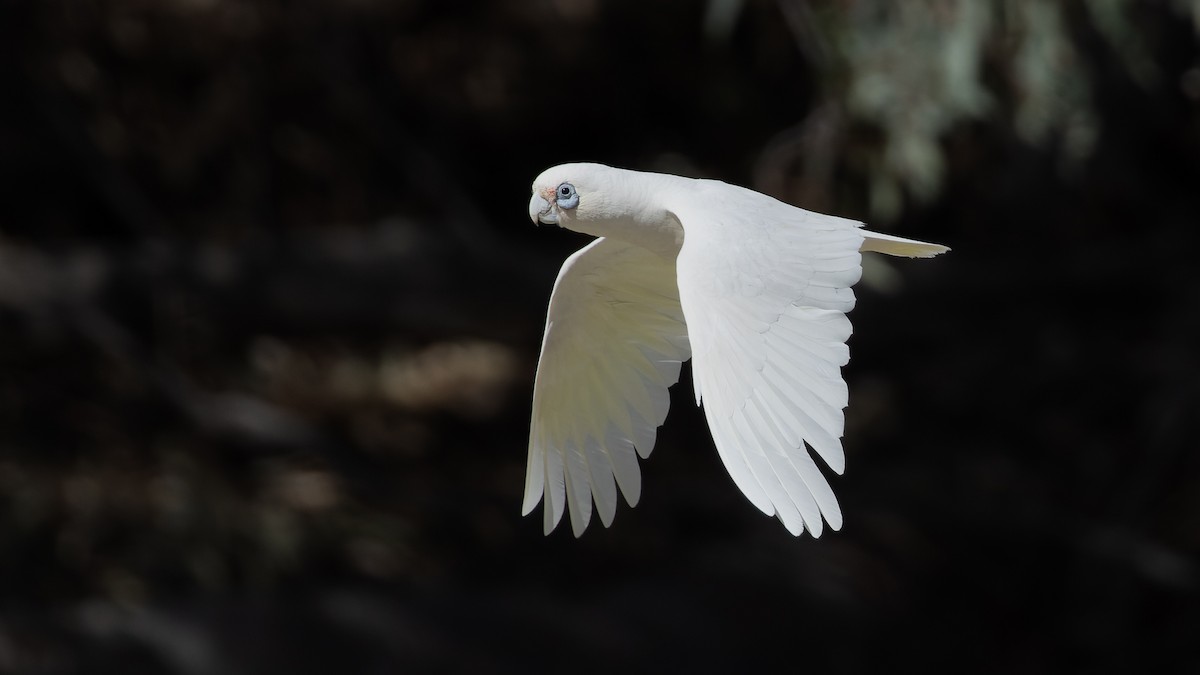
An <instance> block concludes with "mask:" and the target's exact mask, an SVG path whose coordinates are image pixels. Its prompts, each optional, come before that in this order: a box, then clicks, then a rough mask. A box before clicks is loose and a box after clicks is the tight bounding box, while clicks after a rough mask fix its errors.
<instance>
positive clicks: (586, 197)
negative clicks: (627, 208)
mask: <svg viewBox="0 0 1200 675" xmlns="http://www.w3.org/2000/svg"><path fill="white" fill-rule="evenodd" d="M615 171H616V170H614V169H611V168H609V167H607V166H604V165H602V164H560V165H559V166H556V167H552V168H549V169H546V170H545V171H543V172H542V174H541V175H540V176H538V177H537V179H536V180H534V181H533V196H532V197H530V198H529V217H530V218H531V219H532V220H533V222H534V224H541V225H558V226H560V227H565V228H568V229H572V230H575V229H579V226H581V225H585V224H586V223H589V222H593V221H598V220H605V219H608V218H611V217H612V216H613V215H614V214H612V213H610V211H611V209H610V208H609V206H610V204H609V202H610V200H609V198H608V196H609V195H610V194H611V191H609V190H608V189H607V188H608V187H609V184H610V183H611V182H612V178H613V176H612V173H614V172H615ZM573 225H574V226H575V227H573Z"/></svg>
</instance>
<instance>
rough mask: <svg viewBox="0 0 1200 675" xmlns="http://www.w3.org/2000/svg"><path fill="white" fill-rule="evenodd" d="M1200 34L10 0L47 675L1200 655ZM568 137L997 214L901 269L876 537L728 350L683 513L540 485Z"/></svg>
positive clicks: (1119, 20) (1018, 23)
mask: <svg viewBox="0 0 1200 675" xmlns="http://www.w3.org/2000/svg"><path fill="white" fill-rule="evenodd" d="M1198 35H1200V1H1197V0H1190V1H1189V0H1162V1H1161V2H1137V1H1133V0H1096V1H1084V0H1067V1H1063V2H1054V1H1051V0H1008V1H1003V2H999V1H998V2H972V1H970V0H964V1H958V2H956V1H954V0H940V1H937V0H920V1H913V2H908V1H906V2H887V1H883V0H875V1H872V0H811V1H809V2H801V1H798V0H780V1H778V2H772V1H770V0H710V1H709V2H704V3H698V2H691V1H689V0H665V1H664V2H661V3H644V2H632V1H623V2H618V1H613V2H601V1H599V0H528V1H524V0H522V1H516V0H514V1H512V2H468V1H453V2H450V1H443V0H396V1H382V0H354V1H353V2H307V3H291V2H283V1H281V0H260V1H255V2H249V1H245V0H166V1H163V2H145V1H143V0H88V1H80V0H45V1H42V2H8V3H0V672H17V673H22V672H41V673H75V672H182V673H197V674H201V673H231V672H232V673H236V672H281V671H286V672H293V673H310V672H311V673H316V672H321V673H326V672H359V671H361V672H392V671H396V670H415V671H418V672H422V671H428V672H457V671H462V672H472V673H478V672H491V671H500V672H510V671H512V670H515V669H518V668H520V669H522V670H527V671H535V672H536V671H541V670H547V669H550V668H556V669H557V668H561V667H566V666H565V665H564V664H570V667H571V668H572V669H573V670H581V671H585V672H588V671H593V670H594V671H603V670H613V669H629V668H630V667H633V666H631V664H635V665H638V664H645V668H646V669H650V668H652V667H661V668H663V669H670V670H693V671H696V672H713V671H718V670H720V671H724V672H728V671H731V670H732V671H742V670H750V671H753V670H756V669H759V670H761V669H766V668H776V667H778V665H779V663H780V662H781V659H786V661H784V662H786V663H795V664H797V667H800V666H803V667H804V668H805V669H813V670H816V671H819V672H826V671H827V672H874V671H878V670H881V669H884V668H889V667H894V665H895V664H896V663H920V664H922V666H923V667H928V669H930V670H938V669H948V670H954V671H956V672H957V671H961V670H971V671H973V672H1023V673H1024V672H1063V671H1071V670H1077V669H1087V668H1092V669H1095V670H1099V671H1105V670H1111V671H1124V672H1141V671H1147V670H1155V669H1156V668H1158V669H1160V670H1161V669H1165V668H1166V667H1167V666H1170V667H1171V668H1172V669H1175V670H1180V671H1183V670H1187V666H1188V665H1192V666H1196V665H1197V656H1196V652H1195V650H1194V639H1195V635H1196V632H1197V630H1200V613H1198V610H1197V608H1198V607H1200V602H1197V598H1198V595H1197V594H1198V593H1200V490H1198V489H1197V485H1200V455H1197V453H1195V452H1194V450H1193V446H1194V440H1193V439H1194V438H1195V435H1196V433H1197V431H1200V430H1198V429H1197V427H1196V420H1195V419H1194V415H1193V414H1192V411H1194V410H1195V409H1196V406H1197V405H1198V401H1200V390H1198V389H1197V385H1196V383H1197V382H1200V358H1198V356H1197V350H1196V348H1195V346H1196V345H1197V344H1200V321H1198V319H1197V317H1198V316H1200V314H1198V313H1197V312H1196V311H1195V310H1196V307H1198V306H1200V275H1197V274H1196V273H1195V264H1194V261H1193V260H1192V258H1191V254H1190V250H1191V249H1192V248H1193V247H1194V246H1196V245H1197V244H1200V230H1197V228H1196V219H1197V214H1198V213H1200V192H1198V191H1197V190H1196V186H1197V185H1200V40H1198V39H1197V36H1198ZM569 160H597V161H604V162H607V163H610V164H615V165H622V166H629V167H632V168H641V169H650V170H655V169H658V170H670V171H677V172H680V173H691V174H695V175H705V176H710V177H716V178H721V179H723V180H728V181H731V182H735V183H739V184H746V185H751V186H753V187H756V188H757V189H760V190H762V191H764V192H768V193H770V194H773V195H775V196H778V197H780V198H782V199H786V200H788V201H791V202H793V203H796V204H800V205H803V206H805V207H808V208H812V209H815V210H821V211H826V212H832V213H838V214H841V215H846V216H849V217H855V218H862V219H867V218H870V219H871V220H875V221H887V222H883V223H882V226H883V227H887V228H891V229H893V230H895V231H897V232H899V233H901V234H905V235H910V236H915V237H919V238H925V239H930V240H936V241H943V242H945V243H947V244H949V245H950V246H952V247H953V249H954V251H953V253H952V254H951V255H949V256H945V257H944V258H940V259H938V260H937V261H936V262H932V263H927V264H922V265H911V266H910V265H907V264H904V263H900V264H896V265H894V266H892V267H890V268H888V270H885V272H886V274H885V272H879V269H878V268H877V269H875V270H874V271H873V272H872V273H871V276H872V277H873V278H880V274H885V276H884V277H883V278H885V280H889V281H888V283H887V284H882V285H878V284H877V285H872V284H870V283H864V284H862V285H860V287H859V288H858V293H859V298H860V305H859V308H858V309H857V310H856V311H855V313H854V316H853V319H854V322H855V335H854V338H853V341H852V344H851V347H852V350H853V354H854V359H853V361H852V362H851V364H850V365H849V367H848V368H847V369H846V376H847V379H848V382H849V385H850V391H851V408H850V409H849V411H848V413H847V424H848V428H847V434H846V441H845V442H846V448H847V453H848V458H849V465H848V466H849V468H848V471H847V474H846V476H844V477H839V478H836V479H834V483H833V484H834V487H835V490H836V491H837V492H838V495H839V499H840V500H841V501H842V504H843V510H844V512H845V513H846V526H845V528H844V530H843V531H842V532H839V533H827V534H826V535H825V536H823V537H822V539H821V540H820V541H813V540H811V539H808V538H801V539H799V540H793V539H792V538H790V537H788V536H787V535H786V534H785V533H784V532H783V530H782V528H780V527H779V526H778V524H777V523H775V522H773V521H772V520H770V519H768V518H764V517H762V516H761V514H759V513H758V512H757V511H755V510H754V509H753V507H752V506H750V505H749V504H748V503H746V502H745V500H744V498H742V497H741V496H740V495H739V494H738V493H737V491H736V489H735V488H734V487H733V485H732V483H731V482H730V481H729V479H728V477H727V476H726V475H725V473H724V471H723V469H722V468H721V466H720V464H719V461H718V459H717V457H716V454H715V452H714V451H713V449H712V447H711V442H710V440H709V438H708V434H707V430H706V427H705V423H704V419H703V414H702V412H701V411H699V410H697V409H696V408H695V407H694V406H693V405H692V404H691V402H690V401H689V395H688V388H689V386H690V385H689V383H688V382H686V377H687V374H686V369H685V375H684V377H685V381H684V382H683V383H682V384H681V386H680V387H677V388H676V389H678V390H679V391H677V392H674V403H675V405H674V407H673V410H672V413H671V417H670V420H669V421H668V424H667V426H665V427H664V428H663V430H662V432H661V435H660V440H659V445H658V448H657V450H656V451H655V454H654V457H653V458H652V459H651V460H650V461H648V462H644V463H643V468H644V471H645V482H644V484H645V490H644V495H643V499H642V503H641V504H639V506H638V508H637V509H636V510H633V511H631V510H629V509H626V508H622V509H621V510H620V511H619V513H618V516H617V522H616V524H615V526H614V527H613V528H612V529H610V530H604V529H601V528H598V527H596V528H593V529H592V530H590V531H589V532H588V533H587V535H586V536H585V537H583V538H582V539H580V540H575V539H573V538H571V537H570V535H569V534H567V533H564V532H559V533H556V534H555V535H553V536H551V537H548V538H544V537H542V535H541V524H540V521H539V520H538V519H537V518H528V519H522V518H520V517H519V516H518V511H519V503H520V499H519V497H520V491H521V487H522V476H523V469H524V452H525V444H526V442H527V437H526V434H527V424H528V413H529V410H528V405H529V403H528V402H529V393H530V387H531V383H532V377H533V373H534V368H535V365H536V358H537V353H538V352H537V350H538V342H539V338H540V334H541V330H542V328H543V322H544V311H545V305H546V300H547V296H548V294H549V292H550V288H551V285H552V283H553V280H554V276H555V274H556V272H557V270H558V267H559V265H560V264H561V262H562V260H563V259H564V258H565V256H566V255H567V254H568V253H569V252H571V251H573V250H575V249H577V248H578V247H579V246H580V244H581V243H582V241H584V240H583V239H581V238H579V237H575V236H572V235H570V234H569V233H564V232H559V231H553V230H548V229H546V228H541V229H535V228H533V227H532V226H531V225H530V224H529V222H528V219H527V216H526V215H525V205H526V202H527V197H528V189H529V181H530V180H531V179H532V178H533V176H535V175H536V174H537V173H538V172H539V171H540V170H542V169H544V168H545V167H547V166H549V165H552V164H555V163H558V162H562V161H569ZM865 264H871V263H870V262H869V261H868V262H866V263H865ZM869 272H870V270H869ZM864 281H870V279H869V278H866V277H865V278H864ZM879 289H890V290H891V291H892V293H891V294H890V295H888V296H886V297H884V296H882V295H881V294H880V291H879ZM930 636H937V638H936V640H933V639H931V637H930ZM865 645H869V646H870V648H869V649H864V646H865ZM798 659H799V660H798ZM1181 664H1182V665H1181ZM635 669H636V668H635ZM1192 669H1195V668H1194V667H1193V668H1192Z"/></svg>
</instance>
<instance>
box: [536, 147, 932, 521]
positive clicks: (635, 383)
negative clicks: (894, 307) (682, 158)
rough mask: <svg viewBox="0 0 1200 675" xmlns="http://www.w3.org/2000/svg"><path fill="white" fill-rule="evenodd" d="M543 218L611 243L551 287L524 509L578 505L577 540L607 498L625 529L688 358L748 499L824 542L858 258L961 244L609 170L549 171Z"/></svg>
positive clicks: (558, 514) (687, 182)
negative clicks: (620, 505)
mask: <svg viewBox="0 0 1200 675" xmlns="http://www.w3.org/2000/svg"><path fill="white" fill-rule="evenodd" d="M529 217H530V218H532V219H533V221H534V223H535V224H543V225H558V226H559V227H565V228H567V229H569V230H574V231H576V232H583V233H586V234H591V235H594V236H596V237H597V239H596V240H595V241H592V242H591V243H589V244H588V245H587V246H584V247H583V248H582V249H580V250H579V251H577V252H576V253H575V254H573V255H571V256H570V257H569V258H567V260H566V262H565V263H563V266H562V269H561V270H560V271H559V273H558V278H557V280H556V281H555V282H554V291H553V292H552V294H551V296H550V307H549V310H548V312H547V316H546V330H545V335H544V337H543V340H542V351H541V357H540V358H539V360H538V367H537V376H536V378H535V380H534V389H533V414H532V420H531V423H530V438H529V463H528V465H527V469H526V475H525V495H524V500H523V504H522V513H523V514H526V515H527V514H529V513H530V512H531V511H532V510H533V509H534V507H536V506H537V504H538V502H539V501H542V500H543V499H544V500H545V506H544V508H543V512H544V517H543V523H544V531H545V532H546V533H547V534H549V533H550V531H551V530H553V529H554V528H555V526H556V525H557V524H558V523H559V521H560V520H561V519H562V516H563V513H564V512H567V513H569V514H570V519H571V529H572V530H573V531H574V533H575V536H577V537H578V536H579V535H581V534H582V533H583V531H584V530H585V529H586V528H587V526H588V523H589V521H590V520H591V516H592V504H593V502H594V503H595V506H596V513H598V514H599V516H600V521H601V522H603V523H604V526H605V527H608V526H609V525H611V524H612V521H613V516H614V515H615V513H616V510H617V489H618V488H620V492H621V494H623V495H624V496H625V501H627V502H628V503H629V505H630V506H635V505H636V504H637V502H638V498H639V496H640V495H641V490H642V483H641V473H640V471H639V468H638V459H637V458H638V457H639V456H640V457H641V458H642V459H645V458H647V457H649V455H650V451H651V450H652V449H653V448H654V440H655V436H656V434H657V431H658V427H659V426H660V425H662V423H663V421H664V420H665V419H666V416H667V408H668V406H669V405H670V398H669V395H668V391H667V390H668V389H669V388H670V387H671V385H673V384H675V383H676V382H677V381H678V380H679V369H680V366H681V365H682V363H683V362H684V361H687V360H688V359H689V358H691V359H692V380H693V383H694V386H695V394H696V403H697V405H699V404H701V402H703V406H704V414H705V417H706V419H707V420H708V426H709V430H710V431H711V432H712V437H713V442H714V444H715V445H716V448H717V452H718V454H719V455H720V457H721V461H722V462H723V463H724V465H725V468H726V470H728V471H729V475H730V477H731V478H733V482H734V483H735V484H736V485H737V487H738V488H739V489H740V490H741V491H742V493H743V494H745V496H746V498H747V499H749V500H750V502H751V503H752V504H754V505H755V506H757V507H758V508H759V509H760V510H762V512H763V513H766V514H767V515H774V516H777V517H778V518H779V520H780V521H782V523H783V525H784V527H786V528H787V529H788V531H789V532H791V533H792V534H793V535H799V534H800V533H801V532H803V531H804V530H808V532H809V533H810V534H811V535H812V536H814V537H819V536H820V535H821V531H822V527H823V526H822V520H824V522H825V523H827V524H828V526H829V527H830V528H832V529H834V530H838V529H840V528H841V525H842V512H841V508H840V507H839V506H838V502H837V498H836V497H834V494H833V490H832V489H831V488H830V486H829V482H828V481H827V480H826V478H825V476H824V475H823V474H822V473H821V470H820V468H819V467H818V466H817V463H816V461H815V460H814V457H813V453H815V454H816V455H817V456H818V457H820V458H821V460H822V461H823V462H824V463H825V465H826V466H828V467H829V468H830V469H831V470H833V471H834V472H835V473H837V474H841V473H842V472H843V470H844V469H845V463H846V459H845V454H844V453H843V451H842V444H841V436H842V432H843V429H844V423H845V419H844V417H843V413H842V409H843V408H845V407H846V404H847V388H846V383H845V381H844V380H842V376H841V367H842V366H844V365H846V363H847V362H849V360H850V352H849V349H848V348H847V346H846V339H847V338H848V337H849V336H850V331H851V329H850V320H849V319H848V318H846V313H847V312H849V311H850V310H851V309H852V308H853V307H854V291H853V290H852V289H851V286H853V285H854V284H855V282H857V281H858V279H859V277H860V276H861V275H862V267H861V260H862V256H861V252H863V251H874V252H878V253H886V254H889V255H895V256H906V257H918V258H928V257H932V256H935V255H938V254H939V253H944V252H946V251H948V250H949V249H948V248H947V247H945V246H941V245H939V244H930V243H925V242H920V241H914V240H911V239H903V238H901V237H894V236H891V235H886V234H880V233H877V232H870V231H868V230H865V229H863V228H862V223H860V222H857V221H854V220H848V219H846V218H838V217H835V216H827V215H822V214H820V213H814V212H812V211H806V210H804V209H801V208H797V207H795V206H791V205H789V204H785V203H783V202H781V201H778V200H776V199H773V198H771V197H768V196H766V195H764V194H761V193H758V192H755V191H753V190H749V189H746V188H742V187H737V186H735V185H729V184H727V183H723V182H720V181H715V180H697V179H693V178H684V177H681V176H674V175H669V174H660V173H646V172H640V171H629V170H625V169H617V168H612V167H608V166H604V165H602V164H583V163H580V164H563V165H560V166H556V167H553V168H550V169H547V170H546V171H544V172H542V174H541V175H540V176H538V177H537V179H536V180H535V181H534V182H533V195H532V197H531V198H530V200H529ZM806 446H807V447H806ZM809 448H811V449H812V453H810V451H809Z"/></svg>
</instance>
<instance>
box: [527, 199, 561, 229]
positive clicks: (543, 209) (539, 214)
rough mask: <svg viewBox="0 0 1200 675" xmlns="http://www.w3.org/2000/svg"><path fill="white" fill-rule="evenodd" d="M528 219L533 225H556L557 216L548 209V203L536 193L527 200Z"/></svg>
mask: <svg viewBox="0 0 1200 675" xmlns="http://www.w3.org/2000/svg"><path fill="white" fill-rule="evenodd" d="M529 218H530V220H532V221H533V224H534V225H537V224H539V223H540V224H542V225H557V224H558V214H557V213H554V211H553V209H551V207H550V202H549V201H547V200H546V198H545V197H543V196H541V195H540V194H538V193H536V192H535V193H533V196H532V197H530V198H529Z"/></svg>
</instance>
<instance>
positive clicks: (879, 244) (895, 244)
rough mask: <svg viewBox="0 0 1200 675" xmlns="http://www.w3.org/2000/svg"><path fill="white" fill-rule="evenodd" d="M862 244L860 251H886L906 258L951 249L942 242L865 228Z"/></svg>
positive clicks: (922, 256) (928, 256)
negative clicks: (894, 235) (928, 241)
mask: <svg viewBox="0 0 1200 675" xmlns="http://www.w3.org/2000/svg"><path fill="white" fill-rule="evenodd" d="M863 235H864V236H865V237H866V238H865V239H863V243H862V246H860V247H859V248H858V250H860V251H874V252H875V253H886V254H888V255H898V256H904V257H905V258H932V257H933V256H935V255H938V254H941V253H945V252H946V251H949V250H950V247H949V246H942V245H941V244H930V243H927V242H923V241H917V240H915V239H905V238H904V237H893V236H892V235H890V234H880V233H878V232H871V231H869V230H863Z"/></svg>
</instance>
